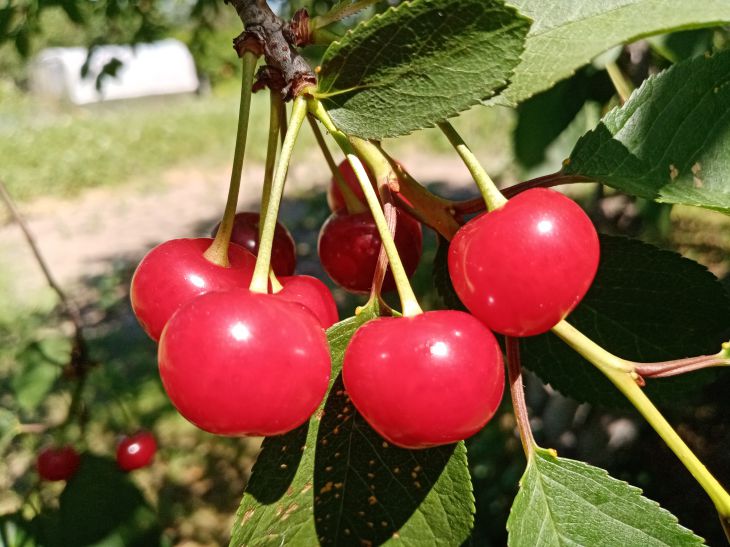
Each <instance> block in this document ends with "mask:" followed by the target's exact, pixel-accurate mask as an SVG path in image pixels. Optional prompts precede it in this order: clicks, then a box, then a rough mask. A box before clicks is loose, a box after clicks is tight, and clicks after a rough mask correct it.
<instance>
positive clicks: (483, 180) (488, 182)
mask: <svg viewBox="0 0 730 547" xmlns="http://www.w3.org/2000/svg"><path fill="white" fill-rule="evenodd" d="M438 126H439V129H441V131H442V132H443V134H444V135H446V138H447V139H449V142H450V143H451V146H453V147H454V149H455V150H456V152H457V153H458V154H459V156H460V157H461V159H462V161H463V162H464V164H465V165H466V167H467V169H469V173H471V176H472V178H473V179H474V182H476V183H477V186H478V187H479V192H480V193H481V194H482V197H483V198H484V202H485V203H486V204H487V210H488V211H494V210H495V209H499V208H500V207H502V205H504V204H505V203H507V198H506V197H504V196H503V195H502V192H500V191H499V189H498V188H497V185H496V184H494V181H493V180H492V179H491V178H490V177H489V175H488V174H487V172H486V171H485V170H484V167H482V164H481V163H479V160H477V158H476V156H475V155H474V153H473V152H472V151H471V150H470V149H469V147H468V146H467V145H466V143H465V142H464V140H463V139H462V138H461V135H459V134H458V133H457V132H456V129H454V126H453V125H451V124H450V123H449V122H447V121H444V122H439V124H438Z"/></svg>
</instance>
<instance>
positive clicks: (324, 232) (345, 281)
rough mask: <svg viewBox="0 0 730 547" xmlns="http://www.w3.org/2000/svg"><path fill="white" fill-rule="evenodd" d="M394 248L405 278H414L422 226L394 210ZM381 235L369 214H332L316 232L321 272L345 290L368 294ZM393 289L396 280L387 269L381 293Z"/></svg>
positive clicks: (341, 212)
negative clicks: (401, 263)
mask: <svg viewBox="0 0 730 547" xmlns="http://www.w3.org/2000/svg"><path fill="white" fill-rule="evenodd" d="M396 215H397V221H396V229H395V238H394V239H395V245H396V248H397V249H398V254H399V255H400V258H401V261H402V262H403V267H404V268H405V270H406V273H407V274H408V276H411V275H413V272H415V271H416V268H417V267H418V261H419V260H420V259H421V252H422V248H423V233H422V231H421V224H420V223H419V222H418V221H417V220H415V219H414V218H413V217H411V216H409V215H407V214H406V213H404V212H403V211H402V210H401V209H397V208H396ZM380 243H381V240H380V235H379V234H378V229H377V227H376V226H375V221H374V220H373V217H372V215H371V214H370V213H369V212H366V213H357V214H354V215H350V214H347V212H345V211H344V210H340V211H338V212H337V213H333V214H332V215H330V217H329V218H328V219H327V220H326V221H325V223H324V224H323V225H322V229H321V230H320V232H319V241H318V244H317V251H318V252H319V259H320V262H321V263H322V267H323V268H324V271H325V272H327V275H329V276H330V278H331V279H332V281H334V282H335V283H337V284H338V285H340V286H341V287H343V288H344V289H345V290H348V291H350V292H354V293H367V292H369V291H370V286H371V285H372V282H373V274H374V273H375V266H376V265H377V262H378V253H379V252H380ZM393 289H395V280H394V279H393V275H392V274H391V273H390V268H388V270H387V272H386V275H385V280H384V281H383V291H386V292H387V291H392V290H393Z"/></svg>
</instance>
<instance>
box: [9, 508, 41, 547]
mask: <svg viewBox="0 0 730 547" xmlns="http://www.w3.org/2000/svg"><path fill="white" fill-rule="evenodd" d="M33 524H34V523H33V522H31V521H27V520H25V519H24V518H23V515H22V514H21V513H11V514H8V515H2V516H0V547H35V546H36V545H39V543H38V541H37V538H36V533H35V530H34V525H33Z"/></svg>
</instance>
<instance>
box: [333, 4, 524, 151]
mask: <svg viewBox="0 0 730 547" xmlns="http://www.w3.org/2000/svg"><path fill="white" fill-rule="evenodd" d="M528 29H529V21H528V20H527V19H526V18H524V17H522V16H520V15H519V14H518V13H517V12H516V11H515V9H514V8H511V7H508V6H505V4H504V3H503V2H502V1H501V0H460V1H459V2H453V1H451V0H412V1H410V2H404V3H403V4H401V5H400V6H398V7H395V8H391V9H389V10H388V11H386V12H385V13H383V14H381V15H377V16H375V17H373V18H372V19H370V20H369V21H367V22H365V23H362V24H360V25H358V26H357V27H355V29H353V30H352V31H350V32H348V33H347V34H346V35H345V36H344V37H343V38H342V40H340V41H339V42H335V43H333V44H332V45H331V46H330V47H329V48H328V50H327V51H326V52H325V54H324V58H323V60H322V70H321V72H320V75H319V84H318V94H319V95H320V97H321V98H322V100H323V103H324V105H325V107H326V108H327V110H328V111H329V112H330V115H331V116H332V118H333V120H334V121H335V124H337V126H338V127H339V128H340V129H341V130H343V131H344V132H346V133H350V134H353V135H357V136H359V137H363V138H373V139H380V138H384V137H394V136H398V135H405V134H407V133H410V132H411V131H414V130H416V129H421V128H424V127H432V126H433V125H434V124H436V123H437V122H439V121H442V120H444V119H446V118H449V117H451V116H455V115H456V114H458V113H459V112H461V111H463V110H466V109H467V108H469V107H470V106H472V105H474V104H476V103H478V102H479V101H480V100H483V99H486V98H489V97H491V96H493V95H494V94H495V93H496V92H497V91H499V90H500V89H502V88H503V87H504V86H505V85H506V84H507V80H508V79H509V77H510V74H511V73H512V71H513V69H514V67H515V66H516V65H517V63H518V61H519V56H520V53H521V52H522V49H523V44H524V40H525V35H526V34H527V31H528Z"/></svg>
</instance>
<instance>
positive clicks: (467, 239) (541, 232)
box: [449, 188, 600, 336]
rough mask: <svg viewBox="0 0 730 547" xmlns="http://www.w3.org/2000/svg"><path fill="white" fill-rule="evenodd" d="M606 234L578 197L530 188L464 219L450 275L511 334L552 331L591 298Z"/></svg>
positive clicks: (487, 317) (471, 305) (491, 322)
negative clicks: (575, 199)
mask: <svg viewBox="0 0 730 547" xmlns="http://www.w3.org/2000/svg"><path fill="white" fill-rule="evenodd" d="M599 254H600V250H599V244H598V235H597V234H596V229H595V228H594V227H593V224H592V223H591V221H590V219H589V218H588V216H587V215H586V214H585V213H584V212H583V210H582V209H581V208H580V207H579V206H578V205H577V204H576V203H575V202H573V201H572V200H571V199H569V198H567V197H565V196H564V195H562V194H560V193H559V192H555V191H554V190H548V189H545V188H535V189H532V190H527V191H525V192H522V193H521V194H519V195H517V196H515V197H514V198H512V199H510V200H509V201H508V202H507V203H506V204H505V205H504V206H503V207H501V208H499V209H497V210H495V211H492V212H490V213H486V214H483V215H481V216H479V217H477V218H475V219H473V220H471V221H469V222H468V223H467V224H466V225H464V226H463V227H462V228H461V229H460V230H459V231H458V232H457V233H456V236H454V239H453V241H452V242H451V247H450V249H449V274H450V276H451V281H452V282H453V284H454V289H455V290H456V293H457V294H458V295H459V298H461V301H462V302H463V303H464V305H465V306H466V307H467V308H468V309H469V311H471V312H472V313H473V314H474V315H475V316H476V317H478V318H479V319H481V320H482V321H483V322H484V323H485V324H486V325H487V326H488V327H489V328H490V329H492V330H493V331H496V332H500V333H502V334H506V335H508V336H532V335H535V334H541V333H543V332H546V331H548V330H550V329H551V328H552V327H553V326H555V325H556V324H557V323H558V322H560V321H561V320H562V319H563V318H565V316H567V315H568V314H569V313H570V312H571V311H572V310H573V308H575V306H577V305H578V302H580V300H581V299H582V298H583V296H584V295H585V293H586V291H588V288H589V287H590V285H591V283H592V282H593V278H594V277H595V275H596V270H597V268H598V258H599Z"/></svg>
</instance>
